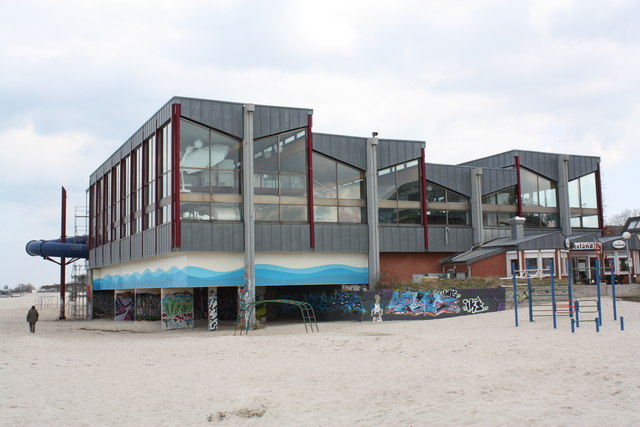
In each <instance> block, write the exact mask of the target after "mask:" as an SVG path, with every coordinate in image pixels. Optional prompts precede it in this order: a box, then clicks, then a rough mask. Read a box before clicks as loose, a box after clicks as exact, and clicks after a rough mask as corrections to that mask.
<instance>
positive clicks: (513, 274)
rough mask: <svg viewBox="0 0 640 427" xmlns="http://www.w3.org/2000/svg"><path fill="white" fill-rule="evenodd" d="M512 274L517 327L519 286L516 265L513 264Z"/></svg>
mask: <svg viewBox="0 0 640 427" xmlns="http://www.w3.org/2000/svg"><path fill="white" fill-rule="evenodd" d="M511 275H512V276H513V312H514V313H515V316H516V328H517V327H518V287H517V283H516V282H517V279H516V265H515V263H513V264H512V265H511Z"/></svg>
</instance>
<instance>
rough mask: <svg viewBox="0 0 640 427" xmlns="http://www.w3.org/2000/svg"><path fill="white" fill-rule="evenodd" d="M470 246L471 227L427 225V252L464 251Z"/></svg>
mask: <svg viewBox="0 0 640 427" xmlns="http://www.w3.org/2000/svg"><path fill="white" fill-rule="evenodd" d="M471 246H473V230H472V229H471V227H443V226H433V227H429V252H464V251H467V250H469V248H470V247H471Z"/></svg>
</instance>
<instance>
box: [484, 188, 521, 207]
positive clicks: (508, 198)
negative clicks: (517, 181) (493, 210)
mask: <svg viewBox="0 0 640 427" xmlns="http://www.w3.org/2000/svg"><path fill="white" fill-rule="evenodd" d="M482 204H484V205H507V206H513V205H515V204H516V189H515V187H509V188H505V189H504V190H500V191H496V192H495V193H491V194H487V195H486V196H482Z"/></svg>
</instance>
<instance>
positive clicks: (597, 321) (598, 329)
mask: <svg viewBox="0 0 640 427" xmlns="http://www.w3.org/2000/svg"><path fill="white" fill-rule="evenodd" d="M593 320H595V321H596V332H600V322H599V319H598V318H597V317H596V318H595V319H593Z"/></svg>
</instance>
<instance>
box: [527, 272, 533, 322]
mask: <svg viewBox="0 0 640 427" xmlns="http://www.w3.org/2000/svg"><path fill="white" fill-rule="evenodd" d="M527 295H529V322H533V295H531V276H527Z"/></svg>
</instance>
